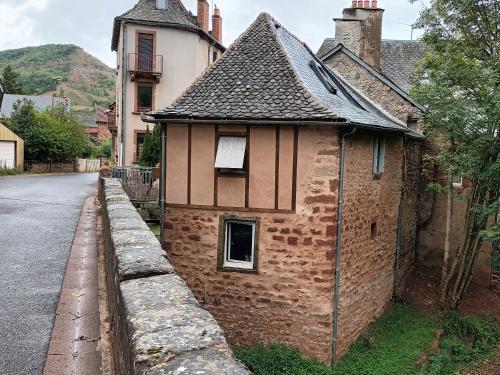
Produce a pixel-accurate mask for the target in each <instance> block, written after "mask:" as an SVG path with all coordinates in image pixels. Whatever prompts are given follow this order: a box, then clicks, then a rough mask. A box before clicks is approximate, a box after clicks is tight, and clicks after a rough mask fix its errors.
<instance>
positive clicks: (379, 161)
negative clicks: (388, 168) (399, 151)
mask: <svg viewBox="0 0 500 375" xmlns="http://www.w3.org/2000/svg"><path fill="white" fill-rule="evenodd" d="M384 166H385V139H384V138H382V137H377V138H375V142H374V144H373V173H374V174H380V173H382V172H384Z"/></svg>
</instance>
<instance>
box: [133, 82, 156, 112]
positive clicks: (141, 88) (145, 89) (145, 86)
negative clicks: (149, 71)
mask: <svg viewBox="0 0 500 375" xmlns="http://www.w3.org/2000/svg"><path fill="white" fill-rule="evenodd" d="M152 109H153V84H152V83H147V82H140V83H138V84H137V105H136V112H149V111H151V110H152Z"/></svg>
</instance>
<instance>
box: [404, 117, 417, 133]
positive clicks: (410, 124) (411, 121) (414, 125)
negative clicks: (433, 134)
mask: <svg viewBox="0 0 500 375" xmlns="http://www.w3.org/2000/svg"><path fill="white" fill-rule="evenodd" d="M417 124H418V121H417V120H416V119H412V118H411V119H409V120H408V121H407V122H406V126H408V129H411V130H415V131H417Z"/></svg>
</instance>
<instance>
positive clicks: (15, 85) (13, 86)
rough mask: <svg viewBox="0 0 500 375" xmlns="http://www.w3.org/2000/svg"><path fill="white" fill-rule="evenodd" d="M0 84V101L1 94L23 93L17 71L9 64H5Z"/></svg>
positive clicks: (0, 100) (0, 99)
mask: <svg viewBox="0 0 500 375" xmlns="http://www.w3.org/2000/svg"><path fill="white" fill-rule="evenodd" d="M0 84H1V85H2V88H3V93H2V92H0V103H1V102H2V99H3V94H24V90H23V88H22V86H21V83H20V82H19V73H17V72H16V71H15V70H14V69H12V67H11V66H10V65H7V66H6V67H5V68H4V69H3V71H2V76H1V77H0Z"/></svg>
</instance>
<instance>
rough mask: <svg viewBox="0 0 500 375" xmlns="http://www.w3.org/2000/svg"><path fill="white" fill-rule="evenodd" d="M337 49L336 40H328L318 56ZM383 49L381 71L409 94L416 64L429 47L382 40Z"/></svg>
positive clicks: (381, 52)
mask: <svg viewBox="0 0 500 375" xmlns="http://www.w3.org/2000/svg"><path fill="white" fill-rule="evenodd" d="M335 47H336V43H335V39H334V38H327V39H325V40H324V41H323V44H322V45H321V47H320V48H319V50H318V53H317V54H316V55H317V56H318V57H320V58H322V57H323V56H326V55H327V54H328V53H329V52H331V51H332V50H333V49H334V48H335ZM381 48H382V50H381V51H380V71H381V72H382V73H383V74H384V75H386V76H387V77H389V78H390V79H391V80H392V81H393V82H394V83H395V84H397V85H398V86H399V87H400V88H401V89H403V90H404V91H406V92H408V90H409V87H410V77H411V74H412V73H413V69H414V66H415V63H416V62H418V61H419V60H421V59H422V58H423V57H424V54H425V52H426V51H427V48H428V47H427V46H426V44H425V43H424V42H422V41H420V40H382V46H381Z"/></svg>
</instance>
